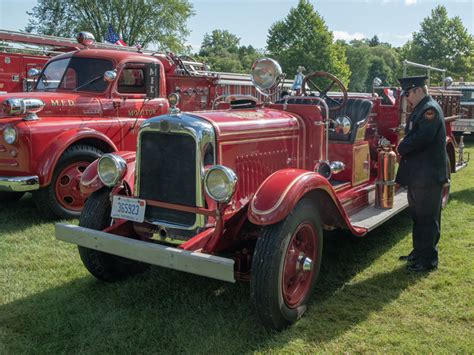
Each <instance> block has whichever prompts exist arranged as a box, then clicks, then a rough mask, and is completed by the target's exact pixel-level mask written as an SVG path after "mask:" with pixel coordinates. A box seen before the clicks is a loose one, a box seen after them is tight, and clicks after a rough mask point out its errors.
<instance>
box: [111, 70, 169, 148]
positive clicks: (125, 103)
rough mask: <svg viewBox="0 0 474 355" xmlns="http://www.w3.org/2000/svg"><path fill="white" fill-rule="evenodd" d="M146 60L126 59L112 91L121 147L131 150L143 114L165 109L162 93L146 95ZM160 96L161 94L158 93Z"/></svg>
mask: <svg viewBox="0 0 474 355" xmlns="http://www.w3.org/2000/svg"><path fill="white" fill-rule="evenodd" d="M145 73H146V64H145V63H127V64H125V66H124V67H123V68H122V70H121V71H120V73H119V77H118V80H117V82H116V89H115V93H114V95H113V96H114V99H113V100H114V104H115V106H116V108H117V115H118V118H119V121H120V124H121V127H122V136H123V139H122V146H121V147H120V149H123V150H135V149H136V139H137V133H138V128H139V126H140V124H141V123H142V122H143V121H144V120H146V119H147V118H150V117H154V116H159V115H161V114H163V113H166V112H167V111H168V100H167V99H166V98H164V97H157V98H153V99H147V98H146V78H145ZM159 96H162V95H159Z"/></svg>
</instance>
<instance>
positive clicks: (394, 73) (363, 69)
mask: <svg viewBox="0 0 474 355" xmlns="http://www.w3.org/2000/svg"><path fill="white" fill-rule="evenodd" d="M370 43H372V44H374V43H375V41H374V40H373V38H372V39H370V40H369V39H362V40H352V41H351V42H350V44H345V45H344V46H345V48H346V56H347V64H349V67H350V70H351V77H350V81H349V85H348V89H349V90H350V91H356V92H361V91H365V92H367V91H371V90H372V81H373V79H374V77H376V76H377V77H379V78H380V79H382V80H383V85H394V86H398V80H397V78H399V77H400V75H401V65H400V55H399V52H398V51H397V49H395V48H392V46H390V45H389V44H388V43H383V42H378V43H379V44H378V45H376V46H371V45H370Z"/></svg>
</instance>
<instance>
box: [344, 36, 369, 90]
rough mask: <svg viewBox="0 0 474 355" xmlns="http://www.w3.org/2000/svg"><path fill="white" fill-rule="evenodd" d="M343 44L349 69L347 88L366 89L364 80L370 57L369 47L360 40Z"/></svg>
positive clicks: (367, 71) (365, 79)
mask: <svg viewBox="0 0 474 355" xmlns="http://www.w3.org/2000/svg"><path fill="white" fill-rule="evenodd" d="M359 44H360V45H359ZM344 46H345V48H346V56H347V64H348V65H349V68H350V70H351V76H350V80H349V85H348V87H347V88H348V90H349V91H354V92H365V91H368V89H367V88H366V81H367V76H368V73H369V66H370V61H371V58H372V56H371V54H370V48H369V47H368V46H367V45H366V44H364V43H362V42H361V41H352V42H351V44H350V45H348V44H344Z"/></svg>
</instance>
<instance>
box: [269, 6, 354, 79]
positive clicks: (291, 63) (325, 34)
mask: <svg viewBox="0 0 474 355" xmlns="http://www.w3.org/2000/svg"><path fill="white" fill-rule="evenodd" d="M267 51H268V53H269V54H270V55H271V56H272V57H273V58H275V59H276V60H278V61H279V63H280V64H281V65H282V67H283V70H284V71H285V72H287V73H296V69H297V67H298V66H299V65H303V66H304V67H305V68H306V70H307V73H309V72H311V71H316V70H319V71H328V72H330V73H332V74H334V75H336V76H337V77H339V79H341V80H342V81H343V82H344V83H347V82H348V80H349V77H350V70H349V67H348V65H347V64H346V58H345V51H344V48H343V47H342V46H340V45H337V44H334V43H333V35H332V32H330V31H329V30H328V28H327V26H326V25H325V23H324V20H323V18H322V17H321V16H320V15H319V14H318V12H316V11H315V9H314V7H313V5H311V3H310V2H309V1H308V0H300V1H299V2H298V5H297V6H296V7H294V8H291V9H290V12H289V13H288V15H287V16H286V18H285V19H283V20H281V21H277V22H275V23H274V24H273V25H272V26H271V28H270V30H269V33H268V37H267Z"/></svg>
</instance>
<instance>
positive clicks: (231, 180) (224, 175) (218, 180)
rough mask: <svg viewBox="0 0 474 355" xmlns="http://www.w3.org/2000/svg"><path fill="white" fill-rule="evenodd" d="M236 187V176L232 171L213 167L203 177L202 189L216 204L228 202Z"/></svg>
mask: <svg viewBox="0 0 474 355" xmlns="http://www.w3.org/2000/svg"><path fill="white" fill-rule="evenodd" d="M236 186H237V175H235V173H234V172H233V171H232V169H229V168H226V167H225V166H222V165H215V166H213V167H212V168H210V169H209V170H208V171H207V172H206V175H204V188H205V189H206V192H207V194H208V195H209V196H210V197H211V198H212V199H213V200H215V201H217V202H224V203H225V202H229V201H230V199H231V197H232V195H233V194H234V192H235V187H236Z"/></svg>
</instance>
